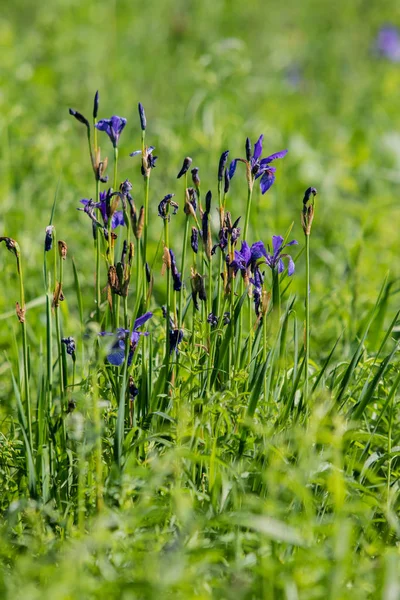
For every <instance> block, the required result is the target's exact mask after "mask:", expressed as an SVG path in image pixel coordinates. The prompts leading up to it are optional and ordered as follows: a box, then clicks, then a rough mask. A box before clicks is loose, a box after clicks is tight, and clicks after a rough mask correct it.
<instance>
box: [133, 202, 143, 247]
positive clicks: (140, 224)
mask: <svg viewBox="0 0 400 600" xmlns="http://www.w3.org/2000/svg"><path fill="white" fill-rule="evenodd" d="M143 228H144V206H141V207H140V210H139V217H138V219H137V224H136V230H134V232H135V237H136V239H138V240H140V238H141V237H142V233H143Z"/></svg>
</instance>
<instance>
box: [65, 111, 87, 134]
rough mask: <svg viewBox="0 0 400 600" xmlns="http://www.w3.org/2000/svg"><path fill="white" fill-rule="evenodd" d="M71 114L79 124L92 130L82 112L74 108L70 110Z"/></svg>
mask: <svg viewBox="0 0 400 600" xmlns="http://www.w3.org/2000/svg"><path fill="white" fill-rule="evenodd" d="M69 114H70V115H72V116H73V117H75V119H76V120H77V121H79V123H82V124H83V125H86V127H87V128H88V129H90V125H89V121H88V120H87V119H86V117H84V116H83V115H82V114H81V113H80V112H78V111H77V110H74V109H73V108H70V109H69Z"/></svg>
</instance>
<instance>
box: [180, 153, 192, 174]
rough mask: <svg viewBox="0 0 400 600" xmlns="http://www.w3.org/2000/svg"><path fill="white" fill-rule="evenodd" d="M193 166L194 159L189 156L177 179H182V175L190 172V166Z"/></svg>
mask: <svg viewBox="0 0 400 600" xmlns="http://www.w3.org/2000/svg"><path fill="white" fill-rule="evenodd" d="M191 164H192V159H191V158H190V156H187V157H186V158H185V160H184V161H183V165H182V168H181V170H180V171H179V173H178V175H177V176H176V178H177V179H180V178H181V177H182V175H185V174H186V173H187V172H188V170H189V167H190V165H191Z"/></svg>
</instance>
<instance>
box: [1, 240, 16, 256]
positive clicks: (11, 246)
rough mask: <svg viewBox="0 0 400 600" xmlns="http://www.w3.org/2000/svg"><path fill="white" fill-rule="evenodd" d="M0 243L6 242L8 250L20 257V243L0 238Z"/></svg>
mask: <svg viewBox="0 0 400 600" xmlns="http://www.w3.org/2000/svg"><path fill="white" fill-rule="evenodd" d="M0 242H5V244H6V248H7V250H9V251H10V252H12V253H13V254H15V256H16V258H19V257H20V249H19V245H18V242H16V241H15V240H13V239H12V238H10V237H0Z"/></svg>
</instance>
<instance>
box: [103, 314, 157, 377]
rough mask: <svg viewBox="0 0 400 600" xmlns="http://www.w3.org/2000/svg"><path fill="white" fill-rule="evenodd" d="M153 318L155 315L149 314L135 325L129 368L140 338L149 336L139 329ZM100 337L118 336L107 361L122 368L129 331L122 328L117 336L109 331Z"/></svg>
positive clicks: (131, 341)
mask: <svg viewBox="0 0 400 600" xmlns="http://www.w3.org/2000/svg"><path fill="white" fill-rule="evenodd" d="M152 316H153V313H151V312H147V313H145V314H144V315H142V316H141V317H139V318H138V319H136V321H135V323H134V325H133V330H132V335H131V339H130V350H129V355H128V366H129V365H130V364H131V363H132V358H133V353H134V352H135V349H136V346H137V345H138V342H139V339H140V336H141V335H149V334H148V333H147V331H146V332H144V333H142V332H140V331H137V330H138V329H139V327H141V326H142V325H144V324H145V323H146V322H147V321H148V320H149V319H151V317H152ZM99 335H101V336H102V337H103V336H106V335H114V336H116V339H115V341H114V343H113V345H112V346H111V350H110V352H109V354H107V361H108V362H109V363H110V364H111V365H114V366H116V367H120V366H121V365H122V364H123V362H124V360H125V340H126V339H127V337H128V335H129V329H123V328H122V327H118V329H117V332H116V334H114V333H110V332H108V331H102V332H101V333H99Z"/></svg>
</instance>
